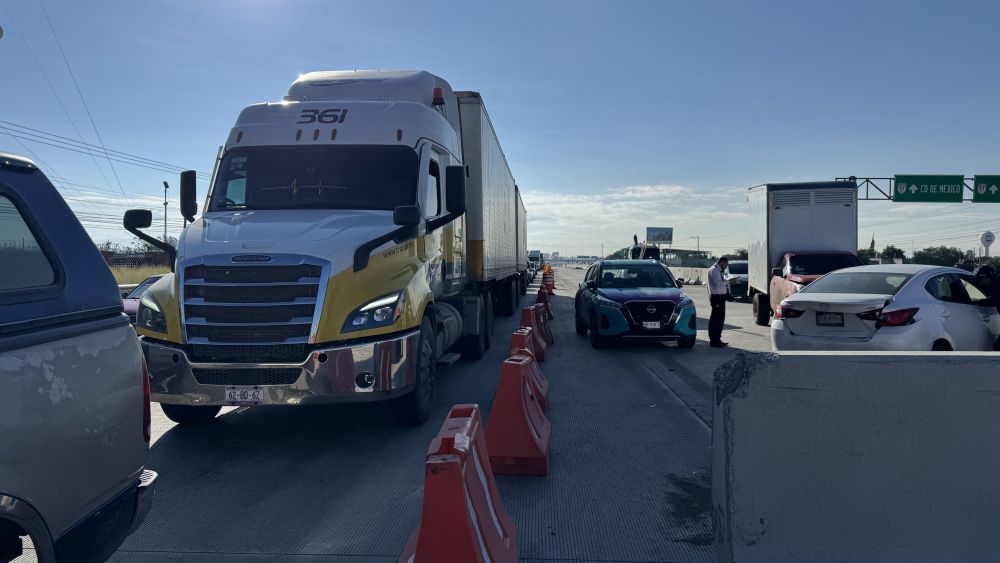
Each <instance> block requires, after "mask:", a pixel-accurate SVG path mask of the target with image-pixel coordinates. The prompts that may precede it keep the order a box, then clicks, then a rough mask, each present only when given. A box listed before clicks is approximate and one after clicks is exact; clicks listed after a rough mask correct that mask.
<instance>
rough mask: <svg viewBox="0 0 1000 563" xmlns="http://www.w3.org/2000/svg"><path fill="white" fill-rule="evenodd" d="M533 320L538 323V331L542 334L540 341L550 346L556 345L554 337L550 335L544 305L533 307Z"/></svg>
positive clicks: (550, 331)
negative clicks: (542, 340)
mask: <svg viewBox="0 0 1000 563" xmlns="http://www.w3.org/2000/svg"><path fill="white" fill-rule="evenodd" d="M532 308H533V309H534V313H535V320H536V321H537V323H538V330H539V331H540V332H541V333H542V339H544V340H545V344H546V345H548V346H552V345H553V344H555V343H556V337H555V336H554V335H553V334H552V330H551V329H550V328H549V321H548V319H546V318H545V305H541V304H535V305H534V307H532Z"/></svg>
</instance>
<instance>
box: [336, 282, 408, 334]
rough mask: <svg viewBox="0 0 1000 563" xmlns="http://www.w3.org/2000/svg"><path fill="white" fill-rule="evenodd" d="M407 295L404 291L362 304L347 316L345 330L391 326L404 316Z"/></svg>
mask: <svg viewBox="0 0 1000 563" xmlns="http://www.w3.org/2000/svg"><path fill="white" fill-rule="evenodd" d="M405 300H406V299H405V297H404V294H403V292H402V291H400V292H399V293H393V294H392V295H386V296H385V297H380V298H378V299H376V300H374V301H372V302H370V303H367V304H365V305H362V306H361V307H358V308H357V309H355V310H354V312H353V313H351V314H350V315H348V316H347V321H346V322H344V330H343V332H353V331H358V330H368V329H371V328H380V327H385V326H390V325H392V324H393V323H395V322H396V320H397V319H399V317H401V316H403V304H404V301H405Z"/></svg>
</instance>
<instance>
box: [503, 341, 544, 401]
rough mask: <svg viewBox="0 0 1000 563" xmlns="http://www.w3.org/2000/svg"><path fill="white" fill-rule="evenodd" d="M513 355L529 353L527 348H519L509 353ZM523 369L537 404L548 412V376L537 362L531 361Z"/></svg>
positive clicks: (527, 354)
mask: <svg viewBox="0 0 1000 563" xmlns="http://www.w3.org/2000/svg"><path fill="white" fill-rule="evenodd" d="M515 356H530V354H529V352H528V351H527V350H524V349H521V350H518V351H517V352H512V353H511V355H510V357H512V358H513V357H515ZM532 358H534V357H533V356H532ZM525 369H526V370H527V373H526V374H525V376H526V377H527V378H528V385H531V390H532V391H534V392H535V398H536V399H537V400H538V406H540V407H542V412H545V413H547V412H549V378H547V377H545V374H544V373H542V366H540V365H538V362H531V363H530V364H528V366H527V367H526V368H525Z"/></svg>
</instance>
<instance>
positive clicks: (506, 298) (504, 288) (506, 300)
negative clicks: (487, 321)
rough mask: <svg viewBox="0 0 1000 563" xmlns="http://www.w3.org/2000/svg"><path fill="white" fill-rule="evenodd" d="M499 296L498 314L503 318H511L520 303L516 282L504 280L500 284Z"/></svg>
mask: <svg viewBox="0 0 1000 563" xmlns="http://www.w3.org/2000/svg"><path fill="white" fill-rule="evenodd" d="M499 289H500V291H499V295H498V296H497V297H498V299H497V314H498V315H500V316H502V317H509V316H511V315H513V314H514V311H515V310H516V309H517V302H518V301H520V295H518V291H517V288H516V287H514V280H509V279H508V280H504V281H502V282H500V286H499Z"/></svg>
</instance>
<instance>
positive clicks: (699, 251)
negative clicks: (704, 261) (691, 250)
mask: <svg viewBox="0 0 1000 563" xmlns="http://www.w3.org/2000/svg"><path fill="white" fill-rule="evenodd" d="M688 238H689V239H691V238H693V239H698V251H697V254H698V258H699V259H701V237H700V236H698V237H688Z"/></svg>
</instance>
